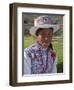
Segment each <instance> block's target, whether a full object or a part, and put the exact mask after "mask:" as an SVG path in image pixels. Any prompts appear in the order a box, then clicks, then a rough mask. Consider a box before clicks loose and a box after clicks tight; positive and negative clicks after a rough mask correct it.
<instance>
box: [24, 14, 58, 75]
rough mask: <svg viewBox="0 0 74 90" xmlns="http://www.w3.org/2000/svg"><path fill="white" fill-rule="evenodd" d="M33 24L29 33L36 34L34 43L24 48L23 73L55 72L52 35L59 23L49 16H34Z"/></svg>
mask: <svg viewBox="0 0 74 90" xmlns="http://www.w3.org/2000/svg"><path fill="white" fill-rule="evenodd" d="M34 24H35V25H34V27H32V28H31V29H30V33H31V35H33V36H36V43H35V44H33V45H31V46H30V47H28V48H26V49H25V50H24V74H43V73H44V74H46V73H57V66H56V53H55V52H54V50H53V47H52V37H53V34H54V33H55V32H56V31H57V30H58V29H59V25H57V24H54V22H53V20H52V19H51V18H50V17H49V16H40V17H38V18H36V19H35V20H34Z"/></svg>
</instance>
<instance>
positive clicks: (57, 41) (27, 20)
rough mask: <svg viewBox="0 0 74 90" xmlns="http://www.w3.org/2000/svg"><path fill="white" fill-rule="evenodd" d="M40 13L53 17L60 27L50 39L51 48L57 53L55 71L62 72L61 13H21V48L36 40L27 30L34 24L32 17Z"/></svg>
mask: <svg viewBox="0 0 74 90" xmlns="http://www.w3.org/2000/svg"><path fill="white" fill-rule="evenodd" d="M41 15H48V16H49V17H51V18H53V19H54V21H55V22H54V23H55V24H59V25H60V29H59V30H58V31H57V32H56V33H55V34H54V36H53V39H52V44H53V48H54V50H55V51H56V54H57V73H62V72H63V15H56V14H38V13H22V30H23V31H22V32H23V33H22V36H23V37H22V39H23V42H24V43H23V48H27V47H29V46H30V45H31V44H33V43H34V42H35V41H36V37H34V36H31V35H30V33H29V30H30V28H31V27H32V26H34V19H35V18H37V17H38V16H41Z"/></svg>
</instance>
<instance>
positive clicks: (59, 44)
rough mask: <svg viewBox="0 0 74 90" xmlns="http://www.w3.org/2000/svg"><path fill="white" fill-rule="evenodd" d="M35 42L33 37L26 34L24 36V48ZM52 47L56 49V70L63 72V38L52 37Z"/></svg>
mask: <svg viewBox="0 0 74 90" xmlns="http://www.w3.org/2000/svg"><path fill="white" fill-rule="evenodd" d="M34 42H35V37H33V36H29V35H27V36H26V37H24V48H27V47H29V46H30V45H31V44H33V43H34ZM52 44H53V48H54V49H55V51H56V54H57V72H58V73H62V72H63V39H60V37H58V39H56V38H55V39H53V42H52Z"/></svg>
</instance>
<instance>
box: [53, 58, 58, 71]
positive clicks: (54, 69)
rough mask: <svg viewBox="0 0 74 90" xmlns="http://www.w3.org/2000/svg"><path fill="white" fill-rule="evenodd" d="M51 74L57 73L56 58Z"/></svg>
mask: <svg viewBox="0 0 74 90" xmlns="http://www.w3.org/2000/svg"><path fill="white" fill-rule="evenodd" d="M52 73H57V58H56V60H55V61H54V64H53V69H52Z"/></svg>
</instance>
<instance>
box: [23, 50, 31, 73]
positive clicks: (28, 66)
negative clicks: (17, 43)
mask: <svg viewBox="0 0 74 90" xmlns="http://www.w3.org/2000/svg"><path fill="white" fill-rule="evenodd" d="M24 74H31V59H30V57H29V56H28V55H27V53H26V52H25V51H24Z"/></svg>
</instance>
